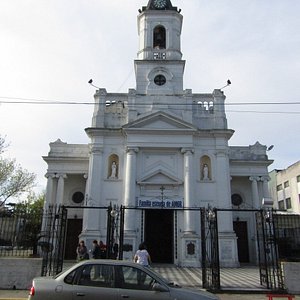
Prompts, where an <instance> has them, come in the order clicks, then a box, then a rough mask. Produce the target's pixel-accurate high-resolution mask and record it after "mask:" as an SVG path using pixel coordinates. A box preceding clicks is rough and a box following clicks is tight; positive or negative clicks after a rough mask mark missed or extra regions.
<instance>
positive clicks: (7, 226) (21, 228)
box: [0, 208, 43, 257]
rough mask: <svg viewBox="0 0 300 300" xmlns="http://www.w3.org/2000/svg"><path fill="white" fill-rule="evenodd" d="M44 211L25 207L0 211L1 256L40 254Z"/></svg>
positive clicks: (32, 255) (31, 255)
mask: <svg viewBox="0 0 300 300" xmlns="http://www.w3.org/2000/svg"><path fill="white" fill-rule="evenodd" d="M42 218H43V211H42V210H40V211H35V213H34V214H32V213H31V212H29V211H27V210H26V209H25V208H24V209H19V210H18V209H15V210H2V211H1V212H0V256H17V257H34V256H38V242H39V239H40V238H41V236H40V232H41V224H42Z"/></svg>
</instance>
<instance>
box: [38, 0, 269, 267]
mask: <svg viewBox="0 0 300 300" xmlns="http://www.w3.org/2000/svg"><path fill="white" fill-rule="evenodd" d="M182 20H183V17H182V15H181V14H180V10H178V8H177V7H174V6H173V5H172V3H171V1H170V0H149V1H148V4H147V5H146V6H144V7H142V9H140V10H139V15H138V33H139V49H138V55H137V59H136V60H135V61H134V69H135V76H136V87H135V88H132V89H129V90H128V93H109V92H107V91H106V89H104V88H100V89H97V91H96V93H95V95H94V98H95V105H94V114H93V116H92V122H91V127H89V128H86V129H85V131H86V134H87V135H88V137H89V138H90V143H89V144H88V145H82V144H67V143H65V142H62V141H60V140H57V141H56V142H53V143H50V151H49V153H48V155H47V156H44V157H43V159H44V160H45V161H46V163H47V165H48V169H47V178H48V182H47V191H46V206H49V205H55V204H56V205H65V206H68V207H69V209H68V223H67V227H68V229H67V230H68V233H67V239H68V241H67V243H66V245H68V247H70V248H69V249H66V252H68V251H69V254H68V253H66V257H68V255H69V257H71V256H72V251H73V252H74V251H75V247H76V243H78V240H79V239H80V240H85V242H86V244H87V245H88V247H91V245H92V240H94V239H97V240H103V241H105V239H106V234H107V228H106V227H107V224H106V213H107V212H106V210H105V209H91V207H95V208H96V207H99V208H100V207H108V206H109V205H112V206H113V207H114V208H116V209H117V208H118V207H120V206H121V205H122V206H124V207H126V208H128V209H127V210H126V213H125V220H124V243H125V244H126V245H130V246H131V247H129V250H128V251H127V252H125V253H124V258H125V259H131V258H132V256H133V254H134V252H135V250H136V249H137V247H138V245H139V243H140V242H142V241H145V242H146V244H147V246H148V248H149V251H150V253H151V255H152V258H153V261H154V262H159V263H172V264H177V265H181V266H200V264H201V263H200V262H201V257H200V256H201V254H200V248H201V230H200V226H201V224H200V218H199V212H198V211H197V209H198V208H201V207H208V206H209V207H216V208H219V209H224V211H221V212H220V213H219V215H218V227H219V251H220V263H221V265H223V266H238V265H239V263H241V262H249V263H256V262H257V255H256V242H255V235H256V233H255V219H254V217H253V215H252V214H249V213H247V212H245V211H244V210H246V209H260V208H261V207H262V199H263V198H268V197H269V192H268V180H269V177H268V166H269V165H270V164H271V163H272V161H271V160H269V159H268V157H267V152H266V149H267V148H266V146H263V145H261V144H260V143H258V142H257V143H256V144H254V145H250V146H229V140H230V138H231V137H232V135H233V134H234V130H232V129H229V128H228V126H227V119H226V112H225V96H224V93H223V91H221V90H219V89H215V90H214V91H213V92H211V93H206V94H199V93H193V91H192V90H191V89H184V87H183V76H184V67H185V61H184V60H182V53H181V29H182ZM71 207H74V209H72V208H71ZM75 207H76V208H75ZM84 207H90V208H87V209H85V208H84ZM232 208H234V209H241V211H238V210H232V211H230V210H228V211H227V209H232ZM189 209H195V210H189ZM243 209H244V210H243ZM225 210H226V211H225ZM239 239H240V240H243V243H244V244H243V246H241V245H238V240H239ZM191 244H192V245H193V249H194V250H195V251H189V250H188V245H191ZM241 247H242V248H241ZM243 247H244V248H243Z"/></svg>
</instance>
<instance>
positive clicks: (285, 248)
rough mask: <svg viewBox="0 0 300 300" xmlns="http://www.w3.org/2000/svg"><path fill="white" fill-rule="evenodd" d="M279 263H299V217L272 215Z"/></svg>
mask: <svg viewBox="0 0 300 300" xmlns="http://www.w3.org/2000/svg"><path fill="white" fill-rule="evenodd" d="M273 219H274V220H273V222H274V225H275V228H276V240H277V245H278V253H279V259H280V260H281V261H294V262H300V215H296V214H282V213H277V214H273Z"/></svg>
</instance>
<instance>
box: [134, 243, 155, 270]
mask: <svg viewBox="0 0 300 300" xmlns="http://www.w3.org/2000/svg"><path fill="white" fill-rule="evenodd" d="M134 262H136V263H138V264H140V265H143V266H145V267H149V265H150V264H151V258H150V255H149V253H148V251H147V250H146V246H145V244H144V243H141V244H140V245H139V250H137V251H136V253H135V255H134Z"/></svg>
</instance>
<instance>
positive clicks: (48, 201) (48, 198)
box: [45, 173, 55, 208]
mask: <svg viewBox="0 0 300 300" xmlns="http://www.w3.org/2000/svg"><path fill="white" fill-rule="evenodd" d="M45 177H46V178H47V188H46V201H45V204H46V206H45V208H48V207H49V206H50V205H53V178H55V175H54V174H49V173H47V174H46V175H45Z"/></svg>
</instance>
